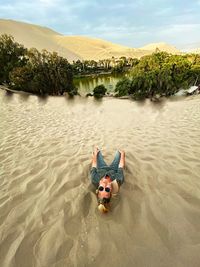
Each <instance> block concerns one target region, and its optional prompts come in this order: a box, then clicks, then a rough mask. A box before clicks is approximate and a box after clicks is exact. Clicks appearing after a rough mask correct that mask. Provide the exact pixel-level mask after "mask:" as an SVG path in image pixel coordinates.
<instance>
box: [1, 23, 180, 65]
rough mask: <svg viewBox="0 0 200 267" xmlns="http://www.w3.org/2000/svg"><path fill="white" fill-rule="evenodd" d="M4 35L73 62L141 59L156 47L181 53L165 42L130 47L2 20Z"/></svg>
mask: <svg viewBox="0 0 200 267" xmlns="http://www.w3.org/2000/svg"><path fill="white" fill-rule="evenodd" d="M66 31H67V29H66ZM3 33H6V34H11V35H12V36H13V37H14V38H15V40H16V41H17V42H19V43H21V44H23V45H24V46H25V47H27V48H31V47H35V48H37V49H38V50H42V49H47V50H48V51H51V52H52V51H56V52H58V54H59V55H61V56H63V57H65V58H67V59H68V60H69V61H70V62H72V61H73V60H78V59H80V60H92V59H93V60H97V61H98V60H102V59H108V58H110V59H111V58H112V57H115V58H120V57H122V56H125V57H132V58H134V57H135V58H140V57H142V56H144V55H147V54H151V53H152V52H154V51H155V50H156V48H158V49H159V50H160V51H167V52H170V53H175V54H176V53H179V50H178V49H176V48H175V47H173V46H171V45H168V44H166V43H154V44H149V45H147V46H144V47H142V48H129V47H126V46H122V45H118V44H114V43H111V42H108V41H105V40H101V39H96V38H91V37H86V36H64V35H61V34H60V33H57V32H55V31H53V30H51V29H49V28H46V27H41V26H38V25H33V24H29V23H24V22H19V21H14V20H5V19H1V20H0V34H3ZM136 38H137V36H133V43H134V39H136Z"/></svg>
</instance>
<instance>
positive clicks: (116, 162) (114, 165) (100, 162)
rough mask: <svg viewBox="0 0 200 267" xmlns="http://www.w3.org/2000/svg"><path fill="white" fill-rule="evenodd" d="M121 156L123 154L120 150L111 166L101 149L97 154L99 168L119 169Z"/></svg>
mask: <svg viewBox="0 0 200 267" xmlns="http://www.w3.org/2000/svg"><path fill="white" fill-rule="evenodd" d="M120 158H121V154H120V152H119V151H117V152H116V155H115V158H114V160H113V162H112V163H111V164H110V166H108V165H107V164H106V163H105V161H104V158H103V155H102V153H101V151H99V153H98V154H97V168H98V169H104V168H107V167H109V168H110V169H112V170H114V171H117V170H118V166H119V162H120Z"/></svg>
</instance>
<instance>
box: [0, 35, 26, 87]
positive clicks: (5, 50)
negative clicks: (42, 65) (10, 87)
mask: <svg viewBox="0 0 200 267" xmlns="http://www.w3.org/2000/svg"><path fill="white" fill-rule="evenodd" d="M26 51H27V50H26V49H25V48H24V46H23V45H20V44H19V43H17V42H15V41H14V38H13V37H12V36H11V35H7V34H3V35H1V36H0V66H1V67H0V84H2V83H6V84H9V83H10V80H9V73H10V72H11V71H12V70H13V69H14V68H16V67H21V66H24V65H25V64H26V61H27V58H26Z"/></svg>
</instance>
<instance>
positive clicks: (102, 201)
mask: <svg viewBox="0 0 200 267" xmlns="http://www.w3.org/2000/svg"><path fill="white" fill-rule="evenodd" d="M110 199H111V197H110V198H105V197H104V198H98V190H97V201H98V210H99V211H100V212H102V213H106V212H108V211H109V203H110Z"/></svg>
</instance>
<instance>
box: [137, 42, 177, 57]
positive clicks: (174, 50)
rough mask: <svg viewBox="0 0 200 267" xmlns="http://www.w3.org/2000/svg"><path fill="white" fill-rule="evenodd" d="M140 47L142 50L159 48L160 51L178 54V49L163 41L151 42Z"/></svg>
mask: <svg viewBox="0 0 200 267" xmlns="http://www.w3.org/2000/svg"><path fill="white" fill-rule="evenodd" d="M140 49H142V50H150V51H155V50H156V49H159V50H160V51H165V52H168V53H171V54H179V53H180V51H179V50H178V49H177V48H176V47H175V46H172V45H169V44H166V43H164V42H160V43H152V44H147V45H145V46H143V47H141V48H140Z"/></svg>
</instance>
